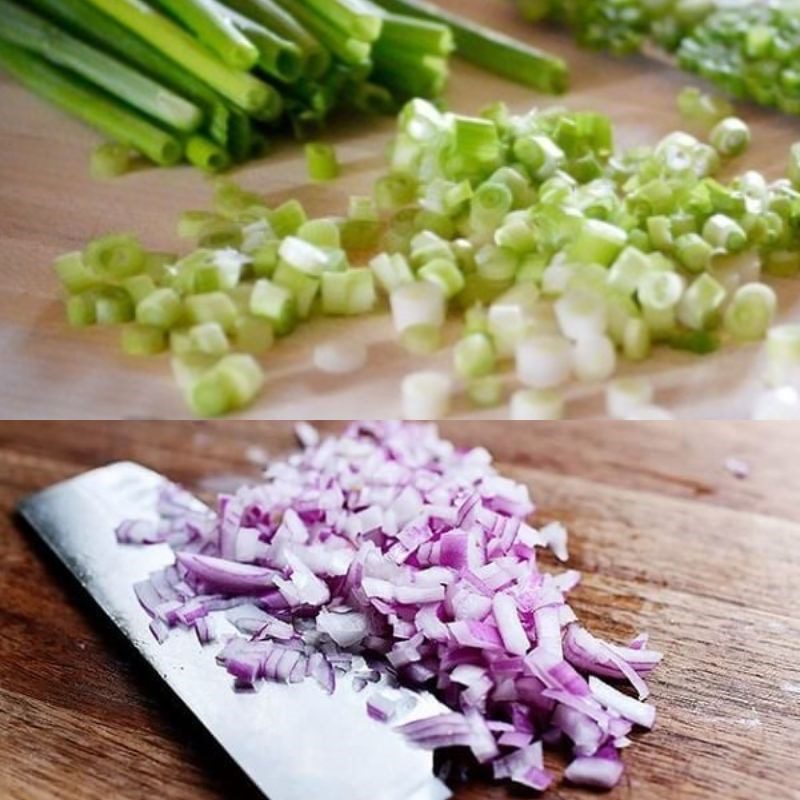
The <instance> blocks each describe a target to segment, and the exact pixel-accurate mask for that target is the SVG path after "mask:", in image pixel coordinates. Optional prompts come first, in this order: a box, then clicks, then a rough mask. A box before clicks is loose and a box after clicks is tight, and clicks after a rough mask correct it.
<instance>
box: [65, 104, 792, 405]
mask: <svg viewBox="0 0 800 800" xmlns="http://www.w3.org/2000/svg"><path fill="white" fill-rule="evenodd" d="M747 141H749V132H747V129H746V126H744V123H742V122H741V121H740V120H738V119H735V118H728V119H724V120H722V121H721V122H719V123H718V124H717V125H716V127H715V128H714V131H713V132H712V135H711V143H708V144H707V143H704V142H701V141H699V140H698V139H696V138H694V137H693V136H690V135H688V134H686V133H680V132H676V133H673V134H670V135H669V136H666V137H665V138H664V139H662V140H661V141H660V142H658V143H657V144H655V145H654V146H652V147H636V148H633V149H631V150H629V151H627V152H623V153H620V154H616V155H615V154H614V146H613V129H612V124H611V121H610V120H609V119H608V118H607V117H605V116H603V115H601V114H597V113H592V112H574V111H566V110H563V109H559V108H551V109H546V110H542V111H532V112H530V113H528V114H524V115H521V116H512V115H511V114H510V113H509V112H508V110H507V109H506V108H505V107H504V106H503V105H502V104H498V105H496V106H493V107H491V108H489V109H487V110H486V111H485V112H484V113H483V114H482V115H481V116H478V117H466V116H460V115H457V114H452V113H442V112H441V111H439V110H438V109H437V108H436V107H435V106H434V105H433V104H431V103H429V102H427V101H425V100H421V99H416V100H413V101H411V102H410V103H408V104H407V105H406V107H405V108H404V109H403V111H402V112H401V114H400V118H399V132H398V135H397V137H396V140H395V142H394V146H393V149H392V154H391V170H390V172H389V173H388V174H386V175H385V176H383V177H381V178H380V179H379V180H378V181H377V182H376V184H375V186H374V193H373V194H374V197H372V198H370V197H354V198H352V199H351V202H350V209H349V212H348V214H347V216H346V217H344V218H334V217H326V218H321V219H311V220H309V219H308V218H307V216H306V214H305V212H304V210H303V208H302V207H301V206H300V204H299V203H297V202H296V201H288V202H286V203H284V204H283V205H281V206H279V207H278V208H274V209H270V208H267V207H266V206H265V205H264V203H263V201H262V200H261V198H260V197H258V196H257V195H254V194H251V193H249V192H245V191H243V190H241V189H238V188H236V187H235V186H234V185H233V184H230V183H227V182H224V183H221V184H219V186H218V189H217V194H216V208H215V210H214V211H213V212H204V211H201V212H198V211H194V212H187V213H185V214H184V215H183V216H182V217H181V220H180V224H179V232H180V234H181V235H182V236H184V237H189V238H192V239H195V240H196V241H197V242H198V245H199V248H198V249H196V250H194V251H193V252H192V253H190V254H189V255H186V256H184V257H182V258H177V257H174V256H166V255H162V254H157V253H146V252H144V251H143V250H142V248H141V246H140V245H139V244H138V243H137V242H136V240H135V239H134V238H133V237H131V236H127V235H123V236H112V237H106V238H103V239H101V240H98V241H96V242H93V243H92V244H90V245H89V247H88V248H87V249H86V250H85V251H84V252H83V253H82V254H80V253H75V254H70V255H68V256H65V257H64V258H62V259H60V260H59V261H58V263H57V265H56V269H57V271H58V274H59V276H60V278H61V280H62V282H63V284H64V286H65V288H66V290H67V292H68V293H69V299H68V306H67V307H68V315H69V319H70V321H71V322H72V323H73V324H76V325H86V324H92V323H99V324H106V323H132V324H130V325H128V326H127V327H126V328H125V329H124V331H123V346H124V348H125V349H126V351H127V352H129V353H132V354H151V353H158V352H162V351H165V350H169V351H171V353H172V355H173V364H174V366H175V372H176V375H177V377H178V379H179V382H180V383H181V385H182V387H183V389H184V392H185V394H186V397H187V399H188V402H189V404H190V406H191V408H192V409H193V410H194V411H195V412H196V413H198V414H201V415H213V414H220V413H225V412H226V411H230V410H234V409H237V408H240V407H242V406H243V405H244V404H246V403H247V402H249V401H250V400H251V399H252V398H253V397H254V396H255V395H256V393H257V392H258V390H259V389H260V386H261V382H262V379H263V377H262V372H261V369H260V367H259V365H258V362H257V361H256V360H255V359H254V356H257V355H259V354H261V353H262V352H264V351H266V350H267V349H268V348H269V347H270V346H271V344H272V342H273V338H274V337H283V336H286V335H288V334H289V333H291V331H292V330H293V329H294V328H295V326H296V325H297V324H299V323H300V322H303V321H305V320H308V319H310V318H312V317H313V316H314V315H316V314H318V313H322V314H330V315H337V316H349V315H357V314H364V313H368V312H370V311H372V310H373V309H374V308H375V307H376V303H377V302H378V295H379V294H380V295H384V296H385V297H386V298H387V300H388V304H389V306H390V309H391V314H392V319H393V323H394V327H395V329H396V332H397V335H398V338H399V339H400V341H401V342H402V343H403V345H404V346H405V347H406V348H408V349H409V350H411V351H413V352H415V353H419V354H420V355H423V354H426V353H430V352H433V351H435V350H437V349H438V348H439V347H440V346H441V344H442V340H443V335H442V334H443V327H444V324H445V320H446V318H447V314H448V310H450V311H452V310H454V309H460V310H461V311H462V313H463V322H464V327H463V334H462V336H461V338H460V340H459V341H458V343H457V344H456V346H455V349H454V355H453V358H454V360H453V367H454V372H455V374H456V376H457V377H458V378H459V379H460V381H461V383H462V385H463V387H464V389H465V391H466V392H467V394H468V396H469V397H470V398H471V399H472V401H473V403H474V404H475V405H477V406H490V405H497V404H498V403H500V402H501V401H502V397H503V386H504V383H505V376H504V375H503V372H504V371H507V370H505V367H504V365H508V364H511V363H513V362H515V363H516V375H517V378H518V380H519V382H520V383H521V384H522V385H523V386H525V387H527V388H526V390H525V392H523V393H522V394H520V395H518V396H516V398H515V401H514V413H515V414H516V415H518V416H520V415H523V414H525V415H529V416H531V415H536V414H542V415H545V416H550V417H552V416H555V415H557V414H560V413H561V412H562V409H563V397H562V396H561V391H562V389H563V387H564V386H565V385H567V384H568V382H570V381H571V380H573V379H578V380H581V381H590V382H597V381H605V380H607V379H609V378H611V376H612V375H613V374H614V373H615V371H616V369H617V365H618V361H619V360H620V358H623V359H626V360H629V361H639V360H641V359H644V358H646V357H647V356H648V354H649V353H650V352H651V348H653V347H654V346H659V345H660V346H666V347H672V348H677V349H681V350H687V351H691V352H694V353H708V352H711V351H713V350H715V349H716V348H717V347H718V346H719V345H720V344H721V343H722V342H723V341H724V340H726V339H727V340H731V341H735V342H751V341H755V340H759V339H762V338H763V337H764V336H765V334H766V332H767V331H768V329H769V328H770V325H771V323H772V321H773V318H774V315H775V311H776V296H775V293H774V291H773V290H772V289H771V288H770V287H769V286H768V285H767V284H765V283H763V282H762V280H761V278H762V274H763V273H766V274H768V275H774V276H781V277H791V276H795V275H797V274H798V272H800V191H799V190H798V187H800V151H798V152H793V153H792V154H791V163H790V167H789V176H790V178H789V179H783V180H778V181H774V182H768V181H767V180H766V179H765V178H764V177H763V176H762V175H761V174H759V173H757V172H753V171H750V172H745V173H743V174H742V175H740V176H738V177H736V178H734V179H733V180H731V181H728V182H723V181H721V180H719V179H718V178H717V177H715V175H716V174H717V173H718V170H719V169H720V167H721V166H722V165H723V164H724V163H725V160H726V159H727V158H729V157H731V156H734V155H737V154H738V153H740V152H741V151H742V149H743V147H744V146H746V143H747ZM308 155H309V166H310V168H311V169H312V172H313V171H318V170H319V171H321V172H322V173H324V174H326V175H327V174H328V173H329V172H330V171H331V170H332V171H333V172H335V163H336V162H335V157H334V155H333V154H332V153H331V152H330V150H329V149H328V148H325V147H319V146H314V147H309V149H308ZM320 159H321V161H320ZM359 263H360V264H362V266H354V265H357V264H359ZM335 349H336V348H332V350H335ZM323 356H324V357H323ZM334 358H335V359H336V360H338V361H340V362H341V363H339V364H336V365H334V367H333V368H334V369H337V370H338V369H339V368H341V369H344V368H345V367H344V362H350V363H353V364H355V365H356V366H355V367H353V368H357V366H359V365H361V364H363V354H353V353H351V354H346V357H345V358H343V359H340V358H339V355H337V354H335V353H334ZM330 360H331V353H328V352H326V353H324V354H323V353H321V354H320V363H322V362H329V361H330ZM418 377H419V376H417V377H415V378H414V380H409V381H407V382H406V384H404V397H405V396H406V395H410V396H409V398H408V406H407V407H408V408H409V409H412V410H411V411H409V413H412V414H415V415H420V414H421V413H422V412H421V411H420V409H426V408H428V405H426V404H425V403H424V402H422V400H421V399H420V397H419V396H418V395H419V394H420V390H419V386H420V385H422V386H429V385H430V384H431V383H432V381H433V378H431V374H430V373H422V377H424V378H425V380H422V378H419V379H417V378H418ZM449 385H450V382H449V380H442V379H441V378H436V386H437V387H439V389H438V390H437V393H436V406H435V407H436V409H439V410H441V409H445V408H446V402H445V398H444V394H445V393H446V390H445V389H444V388H442V387H447V386H449ZM424 392H427V393H429V394H431V393H430V392H429V390H428V389H425V390H424ZM431 396H432V394H431ZM431 408H432V406H431ZM431 413H433V412H431ZM436 413H439V411H437V412H436ZM423 415H424V414H423Z"/></svg>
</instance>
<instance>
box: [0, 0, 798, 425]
mask: <svg viewBox="0 0 800 800" xmlns="http://www.w3.org/2000/svg"><path fill="white" fill-rule="evenodd" d="M446 5H448V6H450V7H452V8H454V9H455V8H458V9H459V10H460V11H461V12H462V13H464V14H468V15H470V16H472V17H475V18H476V19H479V20H482V21H484V22H486V23H487V24H490V25H492V26H494V27H496V28H498V29H501V30H504V31H507V32H509V33H512V34H514V35H516V36H518V37H520V38H528V39H530V40H532V41H535V42H536V43H537V44H539V45H541V46H544V47H546V48H549V49H551V50H554V51H556V52H559V53H561V54H562V55H564V56H565V57H566V58H567V59H568V60H569V63H570V65H571V67H572V86H573V90H572V92H571V93H570V94H568V95H567V96H566V97H564V98H563V100H554V99H553V98H550V97H545V96H541V95H537V94H535V93H533V92H531V91H529V90H527V89H525V88H523V87H519V86H516V85H514V84H512V83H509V82H507V81H504V80H501V79H499V78H495V77H494V76H492V75H489V74H487V73H485V72H482V71H480V70H477V69H475V68H473V67H471V66H469V65H467V64H464V63H461V62H456V63H455V65H454V70H453V72H454V75H453V79H452V82H451V88H450V91H449V96H448V99H449V102H450V104H451V106H452V108H454V109H456V110H458V111H460V112H464V113H475V112H477V111H478V110H479V109H480V108H481V107H482V106H484V105H485V104H487V103H488V102H491V101H495V100H498V99H502V100H505V101H506V102H508V103H509V105H510V106H511V107H512V108H514V109H515V110H518V111H523V110H527V109H529V108H530V107H532V106H535V105H544V104H552V103H554V102H563V104H565V105H568V106H570V107H573V108H587V109H597V110H600V111H604V112H607V113H609V114H610V115H611V116H612V117H613V119H614V121H615V122H616V123H617V126H618V133H619V136H618V139H619V142H620V143H621V144H623V145H630V144H633V143H647V142H653V141H655V140H656V139H657V138H658V137H659V136H661V135H663V134H665V133H668V132H670V131H672V130H675V129H676V128H678V127H680V124H681V121H680V118H679V116H678V114H677V112H676V111H675V97H676V94H677V92H678V91H679V90H680V88H681V87H683V86H684V85H686V84H687V83H688V82H689V81H690V79H689V78H688V77H687V76H685V75H682V74H681V73H679V72H677V71H675V70H672V69H670V68H669V67H667V66H664V65H663V64H659V63H656V62H654V61H649V60H645V59H639V58H636V59H629V60H626V61H616V60H613V59H611V58H606V57H604V56H602V55H596V54H592V53H586V52H581V51H580V50H578V49H577V48H576V47H574V46H573V45H572V44H571V42H570V41H569V40H568V39H567V37H565V36H562V35H561V34H558V33H552V32H547V31H545V32H542V31H541V30H537V29H532V28H531V27H530V26H528V25H526V24H525V23H524V22H522V21H521V20H520V19H518V18H517V16H516V14H515V13H514V11H513V9H512V7H511V4H510V3H507V2H502V0H461V2H456V0H448V1H447V3H446ZM741 112H742V114H743V115H744V116H745V117H746V118H747V119H748V121H749V122H751V123H752V125H753V128H754V132H755V144H754V146H753V148H752V149H751V152H750V154H749V155H748V156H747V157H746V158H744V159H741V160H740V162H738V168H740V169H742V170H743V169H745V168H749V167H756V168H758V169H761V170H764V171H766V172H767V173H768V174H769V175H771V176H774V177H778V176H780V175H781V174H782V172H783V170H784V169H785V163H786V154H787V152H788V147H789V145H790V144H791V143H792V142H793V141H794V140H795V139H797V138H800V120H797V119H791V118H788V117H783V116H780V115H778V114H772V113H769V112H764V111H760V110H758V109H755V108H749V107H745V108H743V109H741ZM393 127H394V121H393V120H390V119H387V120H381V121H375V120H368V119H362V120H353V121H351V122H349V124H344V125H339V126H338V127H337V128H336V129H335V130H331V131H330V134H329V136H328V138H329V139H330V140H331V141H335V142H336V144H337V145H338V148H339V153H340V157H341V159H342V161H343V163H344V166H345V177H344V178H343V179H342V180H340V181H337V182H336V183H334V184H333V185H331V186H323V187H320V186H312V185H309V184H308V182H307V178H306V167H305V161H304V158H303V153H302V148H300V147H299V146H298V145H296V144H293V143H288V142H287V143H283V144H280V145H279V146H278V147H277V150H276V152H275V153H274V154H273V155H272V156H270V157H269V158H266V159H264V160H262V161H259V162H257V163H253V164H250V165H248V166H247V167H245V168H244V169H242V170H241V171H240V172H238V173H237V175H236V179H237V180H239V181H240V182H241V183H242V184H243V185H245V186H246V187H247V188H249V189H252V190H255V191H258V192H261V193H263V194H265V195H266V196H267V199H268V201H269V202H270V203H274V204H277V203H279V202H281V201H283V200H285V199H287V198H289V197H297V198H299V199H300V200H301V201H303V203H305V204H306V206H307V208H308V209H309V211H310V212H311V213H316V214H331V213H342V212H343V211H344V209H345V208H346V201H347V197H348V195H350V194H354V193H365V192H369V190H370V187H371V185H372V182H373V180H374V179H375V177H376V176H378V175H379V174H381V172H382V169H383V166H384V153H385V149H386V145H387V143H388V142H389V140H390V138H391V135H392V130H393ZM97 141H98V139H97V137H96V136H95V134H94V133H92V132H90V131H87V130H86V129H85V128H84V127H83V126H82V125H80V124H79V123H76V122H74V121H73V120H70V119H67V118H66V117H64V116H63V115H62V114H60V113H59V112H58V111H56V110H54V109H53V108H50V107H48V106H46V105H45V104H43V103H42V102H40V101H39V100H38V99H36V98H34V97H33V96H31V95H30V94H28V93H27V92H26V91H25V90H23V89H22V88H21V87H20V86H18V85H16V84H13V83H11V82H10V80H9V79H8V78H7V77H5V76H0V285H2V292H0V354H2V355H0V364H1V365H2V377H0V416H2V417H18V418H29V417H44V418H117V417H124V418H132V417H133V418H135V417H156V418H158V417H167V418H180V417H186V416H187V410H186V407H185V405H184V403H183V401H182V399H181V397H180V396H179V394H178V391H177V390H176V388H175V386H174V383H173V380H172V377H171V375H170V371H169V366H168V363H167V358H166V357H163V358H156V359H149V360H145V361H142V360H138V359H133V358H130V357H127V356H125V355H124V354H123V353H122V352H121V351H120V349H119V346H118V336H119V332H118V331H117V330H91V331H83V330H80V331H75V330H71V329H69V328H68V327H67V325H66V324H65V323H64V319H63V309H62V307H61V303H60V301H59V300H58V299H57V298H58V294H59V290H58V287H57V283H56V281H55V279H54V277H53V274H52V271H51V269H50V263H51V261H52V259H53V258H54V257H55V256H56V255H58V254H60V253H62V252H65V251H67V250H72V249H76V248H80V247H82V246H83V245H84V244H85V242H86V241H87V239H89V238H91V237H93V236H97V235H100V234H103V233H107V232H110V231H118V230H130V231H135V232H137V233H139V234H140V235H141V236H142V238H143V240H144V242H145V244H146V245H147V246H148V247H151V248H153V249H160V250H176V249H179V248H180V246H181V243H180V242H179V241H178V240H177V237H176V235H175V222H176V219H177V215H178V214H179V213H180V212H181V211H183V210H186V209H191V208H204V207H207V205H208V204H209V203H210V196H211V190H210V187H209V186H208V185H207V182H206V180H205V179H204V177H203V176H202V175H200V174H199V173H197V172H195V171H193V170H191V169H188V168H179V169H174V170H169V171H164V170H156V169H152V170H148V171H143V172H139V173H136V174H132V175H128V176H126V177H124V178H122V179H119V180H116V181H112V182H106V183H97V182H94V181H92V180H91V179H90V177H89V175H88V166H87V165H88V156H89V153H90V152H91V149H92V147H93V146H94V144H95V143H96V142H97ZM779 291H780V298H781V300H780V316H781V318H782V319H792V318H794V319H798V318H800V281H795V282H782V285H781V286H780V288H779ZM456 335H457V327H456V326H453V329H452V331H451V339H452V337H454V336H456ZM330 337H344V338H346V337H357V338H359V339H362V338H363V339H364V340H366V341H368V342H369V343H370V359H369V366H368V368H367V369H365V370H364V371H363V372H361V373H360V374H357V375H354V376H348V377H347V378H346V379H344V380H342V379H341V378H338V377H336V378H332V377H329V376H326V375H324V374H322V373H319V372H318V371H316V370H315V369H314V368H313V365H312V363H311V354H312V352H313V348H314V346H315V345H316V344H317V343H318V342H320V341H322V340H324V339H327V338H330ZM759 352H760V351H759V348H758V347H757V346H751V347H747V348H743V349H738V350H735V349H731V350H726V351H723V352H720V353H718V354H716V355H715V356H713V357H711V358H703V359H699V358H697V357H695V356H691V355H686V354H676V353H671V352H664V353H660V354H659V355H658V356H657V357H656V358H654V359H653V360H651V361H648V362H647V363H646V364H645V365H640V366H637V367H635V368H633V369H631V368H630V367H626V368H625V371H634V372H637V373H642V374H647V375H651V376H653V377H654V379H655V381H656V385H657V387H658V400H659V402H661V403H663V404H665V405H667V406H669V407H670V408H672V409H674V410H675V411H676V412H677V413H678V414H679V415H680V416H682V417H694V418H709V417H710V418H720V417H736V418H747V417H749V416H750V413H751V410H752V404H753V397H754V395H755V393H756V391H757V389H758V386H759V379H760V374H761V369H760V365H759ZM450 358H451V353H450V349H449V348H446V349H444V350H442V351H441V352H440V353H438V354H437V355H436V356H434V357H431V358H428V359H420V358H418V357H413V356H409V355H408V354H406V353H405V352H404V351H403V350H402V349H401V348H400V347H399V346H398V345H397V344H396V343H395V341H394V336H393V333H392V329H391V325H390V322H389V320H388V318H387V315H386V314H376V315H375V316H372V317H370V318H368V319H361V320H357V321H344V322H343V321H338V320H333V321H332V320H323V321H320V322H315V323H314V324H312V325H311V326H308V327H306V328H304V329H303V330H302V331H301V332H300V333H299V334H297V335H294V336H292V337H290V338H289V339H288V340H286V341H284V342H282V343H281V344H280V346H279V347H276V348H275V349H273V350H272V351H271V352H270V353H269V354H268V355H267V357H266V358H265V361H264V363H265V366H266V369H267V384H268V388H267V389H266V390H265V392H264V393H263V396H262V398H261V399H260V400H259V402H258V403H257V404H256V405H255V406H254V407H252V408H251V409H249V410H248V411H247V412H246V413H245V414H244V416H246V417H253V418H275V419H285V418H292V417H298V416H304V417H309V418H317V419H322V418H334V419H335V418H349V417H359V416H372V417H396V416H398V415H399V414H400V412H401V409H400V402H399V391H398V390H399V383H400V380H401V378H402V376H403V375H405V374H407V373H408V372H411V371H413V370H415V369H420V368H425V367H434V368H442V369H448V368H449V365H450ZM508 382H509V387H512V386H513V380H512V377H511V375H509V381H508ZM568 397H569V399H570V402H569V406H568V414H569V415H570V416H597V415H600V414H602V413H603V400H602V387H597V386H574V387H572V388H571V389H570V391H569V394H568ZM453 413H454V416H459V417H461V416H463V417H468V416H472V417H480V416H484V417H497V418H503V417H505V416H506V415H507V408H506V407H501V408H500V409H497V410H494V411H492V412H484V413H482V414H478V413H475V412H473V411H471V410H470V408H469V406H468V404H467V403H466V402H465V401H464V400H463V399H460V400H459V401H458V402H457V403H456V406H455V409H454V412H453Z"/></svg>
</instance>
